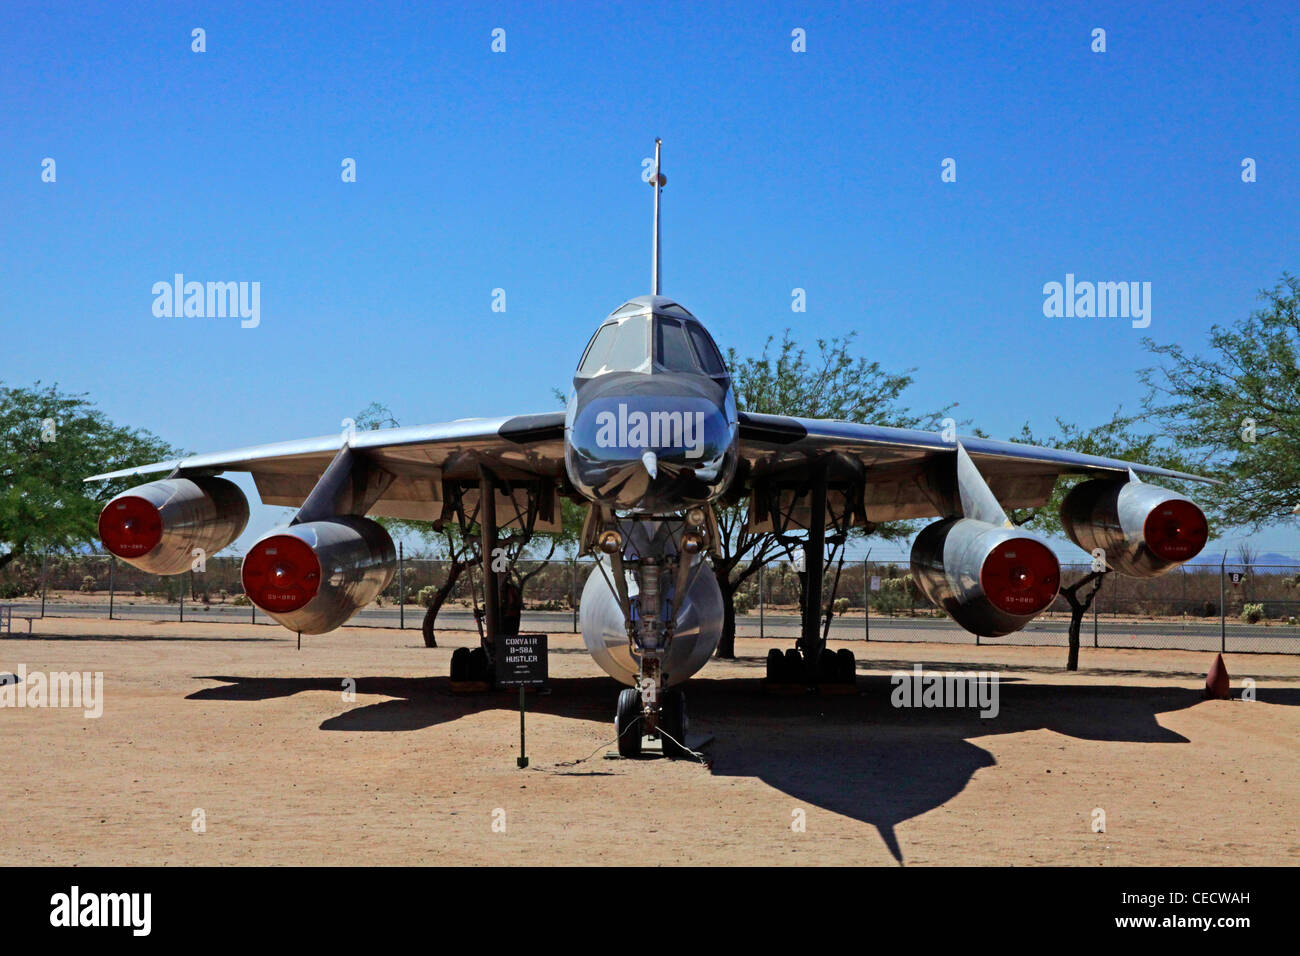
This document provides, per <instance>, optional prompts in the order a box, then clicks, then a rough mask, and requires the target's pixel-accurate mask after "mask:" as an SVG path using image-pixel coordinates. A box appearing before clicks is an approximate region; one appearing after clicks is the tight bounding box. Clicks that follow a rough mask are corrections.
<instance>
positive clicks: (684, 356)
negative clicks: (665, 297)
mask: <svg viewBox="0 0 1300 956" xmlns="http://www.w3.org/2000/svg"><path fill="white" fill-rule="evenodd" d="M655 356H656V359H657V360H658V362H659V364H660V365H662V366H663V367H664V368H666V369H668V370H669V371H670V372H695V371H697V369H696V367H695V358H694V356H692V355H691V346H690V343H688V342H687V341H686V332H685V331H684V330H683V329H682V324H681V322H679V321H677V320H676V319H669V318H665V317H663V316H656V317H655Z"/></svg>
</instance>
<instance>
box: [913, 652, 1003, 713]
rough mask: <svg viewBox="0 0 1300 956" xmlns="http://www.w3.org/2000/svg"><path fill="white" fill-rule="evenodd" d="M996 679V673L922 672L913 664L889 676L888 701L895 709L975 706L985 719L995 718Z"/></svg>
mask: <svg viewBox="0 0 1300 956" xmlns="http://www.w3.org/2000/svg"><path fill="white" fill-rule="evenodd" d="M999 680H1000V678H999V677H998V674H997V672H996V671H925V670H922V668H921V665H920V664H914V665H912V670H911V672H910V673H909V672H907V671H895V672H894V673H893V674H891V675H890V677H889V682H890V683H891V684H892V685H893V688H894V690H893V693H891V694H890V697H889V702H890V703H891V704H892V705H893V706H895V707H927V708H971V709H974V708H976V707H978V708H979V712H980V716H981V717H983V718H985V719H988V718H991V717H996V716H997V715H998V709H999V703H998V696H999V694H998V687H999Z"/></svg>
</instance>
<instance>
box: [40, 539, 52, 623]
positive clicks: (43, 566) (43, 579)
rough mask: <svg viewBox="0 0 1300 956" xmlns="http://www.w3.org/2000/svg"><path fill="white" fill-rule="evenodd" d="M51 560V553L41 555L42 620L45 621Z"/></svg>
mask: <svg viewBox="0 0 1300 956" xmlns="http://www.w3.org/2000/svg"><path fill="white" fill-rule="evenodd" d="M49 559H50V552H48V551H46V552H45V553H44V554H43V555H41V620H45V589H46V587H48V584H49V579H48V577H47V576H46V564H47V562H48V561H49Z"/></svg>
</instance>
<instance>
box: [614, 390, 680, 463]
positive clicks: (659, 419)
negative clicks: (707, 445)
mask: <svg viewBox="0 0 1300 956" xmlns="http://www.w3.org/2000/svg"><path fill="white" fill-rule="evenodd" d="M596 444H597V445H599V446H600V447H601V448H646V449H651V450H659V449H668V448H684V449H685V450H686V457H687V458H699V457H700V456H701V455H703V454H704V413H703V412H681V411H678V412H642V411H632V412H629V411H628V410H627V405H626V404H624V403H623V402H620V403H619V405H618V414H615V413H614V412H600V413H599V414H597V415H596Z"/></svg>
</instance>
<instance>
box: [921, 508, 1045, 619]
mask: <svg viewBox="0 0 1300 956" xmlns="http://www.w3.org/2000/svg"><path fill="white" fill-rule="evenodd" d="M912 577H913V579H914V580H915V581H916V583H917V586H918V587H920V589H921V591H922V592H923V593H924V594H925V596H926V597H927V598H929V599H930V601H931V602H932V603H934V604H935V605H937V606H939V607H941V608H943V609H944V610H945V611H947V612H948V613H949V614H950V615H952V619H953V620H954V621H956V622H957V623H958V624H960V625H961V626H962V627H964V628H965V629H966V630H968V631H970V632H972V633H974V634H979V635H982V636H984V637H1001V636H1002V635H1003V634H1010V633H1012V632H1013V631H1018V630H1020V629H1021V628H1022V627H1024V626H1025V625H1026V624H1028V623H1029V622H1030V621H1032V620H1033V619H1034V618H1035V617H1036V616H1037V615H1039V614H1041V613H1042V612H1043V611H1045V610H1047V608H1048V606H1049V605H1051V603H1052V601H1054V600H1055V599H1056V594H1057V592H1058V591H1059V590H1060V587H1061V565H1060V562H1059V561H1057V559H1056V555H1055V554H1053V553H1052V550H1051V548H1049V547H1048V546H1047V545H1045V544H1043V542H1041V541H1039V540H1038V539H1037V538H1035V537H1033V536H1032V535H1029V534H1027V533H1025V532H1023V531H1020V530H1017V529H1015V528H999V527H997V526H996V525H991V524H989V523H988V522H985V521H976V520H975V519H973V518H945V519H944V520H942V521H936V522H935V523H934V524H931V525H927V526H926V527H925V528H923V529H922V530H921V533H920V534H918V535H917V536H916V540H915V541H914V542H913V543H912Z"/></svg>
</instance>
